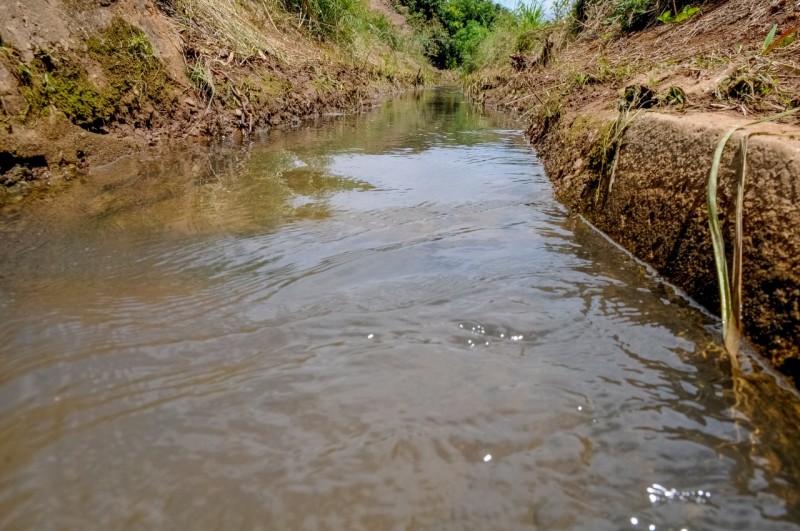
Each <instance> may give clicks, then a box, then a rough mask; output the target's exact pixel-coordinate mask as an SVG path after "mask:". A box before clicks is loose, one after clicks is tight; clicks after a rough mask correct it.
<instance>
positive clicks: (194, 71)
mask: <svg viewBox="0 0 800 531" xmlns="http://www.w3.org/2000/svg"><path fill="white" fill-rule="evenodd" d="M186 75H187V76H188V77H189V81H191V83H192V85H194V87H195V89H196V90H197V92H199V93H200V94H202V95H203V97H204V98H205V99H206V101H208V104H209V105H210V104H211V102H212V101H214V98H216V96H217V87H216V85H215V84H214V75H213V74H212V73H211V68H210V67H209V66H208V64H206V63H202V62H200V61H198V62H196V63H193V64H188V65H187V66H186Z"/></svg>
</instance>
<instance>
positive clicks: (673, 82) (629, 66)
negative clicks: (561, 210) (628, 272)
mask: <svg viewBox="0 0 800 531" xmlns="http://www.w3.org/2000/svg"><path fill="white" fill-rule="evenodd" d="M799 25H800V4H797V3H796V2H794V1H789V0H769V1H763V0H758V1H756V0H729V1H718V2H709V3H707V4H705V5H703V6H702V8H701V11H700V13H698V14H696V15H695V16H694V17H692V18H691V19H689V20H687V21H685V22H681V23H672V24H665V25H657V26H655V27H651V28H649V29H647V30H644V31H641V32H636V33H629V34H619V33H616V34H615V33H613V32H612V31H611V30H610V29H609V28H608V26H606V25H604V24H603V21H602V17H601V18H600V19H598V20H595V21H594V23H593V21H592V20H591V19H589V20H587V21H586V22H585V23H584V26H583V27H582V28H581V29H582V31H581V32H580V33H579V34H578V35H577V36H576V35H575V34H574V33H573V34H572V35H570V33H569V31H568V30H567V29H566V28H560V29H558V30H555V31H552V30H551V31H550V32H548V33H546V34H543V35H542V36H541V41H542V46H541V47H540V48H539V49H538V50H537V51H536V53H533V54H531V55H530V56H524V57H514V58H512V59H513V61H512V64H510V65H508V66H505V67H502V68H499V69H496V70H494V71H491V72H482V73H480V74H479V75H478V76H476V77H474V78H472V79H470V80H469V91H470V93H471V94H472V96H473V97H474V98H475V99H477V100H479V101H483V102H484V103H486V104H487V105H495V106H500V107H506V108H511V109H514V110H516V111H518V112H521V113H525V114H527V115H528V116H530V120H531V121H530V128H529V130H528V133H529V135H530V137H531V140H532V141H533V143H534V145H535V146H536V148H537V150H538V153H539V155H540V157H541V158H542V160H543V162H544V165H545V168H546V170H547V173H548V175H549V176H550V178H551V180H552V181H553V183H554V186H555V190H556V194H557V196H558V197H559V199H560V200H561V201H563V202H564V203H565V204H566V205H568V206H569V207H570V208H572V209H573V210H575V211H577V212H580V213H582V214H583V215H584V216H586V217H587V218H588V219H589V220H591V221H592V222H593V223H594V224H596V225H597V226H598V227H599V228H600V229H601V230H603V231H604V232H606V233H607V234H609V235H610V236H611V237H612V238H614V239H615V240H616V241H617V242H619V243H620V244H621V245H623V246H624V247H626V248H627V249H629V250H630V251H632V252H633V253H634V254H635V255H636V256H638V257H639V258H641V259H643V260H645V261H646V262H648V263H650V264H651V265H653V266H654V267H655V268H656V269H657V270H658V271H659V272H660V273H661V274H663V275H664V276H666V277H667V278H668V279H670V280H671V281H672V282H674V283H675V284H676V285H678V286H679V287H680V288H682V289H684V290H686V291H687V292H688V293H689V294H690V295H691V296H692V297H694V298H695V299H696V300H698V301H700V302H701V303H702V304H704V305H705V306H706V307H708V308H709V309H710V310H711V311H713V312H715V313H719V291H718V288H717V280H716V273H715V269H714V258H713V252H712V244H711V240H710V231H709V228H708V212H707V206H706V184H707V179H708V174H709V169H710V167H711V161H712V154H713V152H714V149H715V147H716V145H717V143H718V141H719V139H720V138H721V136H722V135H723V134H724V133H725V132H726V131H727V130H728V129H729V128H731V127H732V126H736V125H745V124H748V123H749V122H752V121H754V120H756V119H758V118H761V117H765V116H768V115H772V114H775V113H778V112H781V111H785V110H787V109H793V108H796V107H798V106H800V64H799V63H798V60H799V59H800V39H796V40H794V41H793V42H792V40H793V39H794V38H795V37H794V36H795V35H796V31H797V29H800V26H799ZM773 26H775V27H776V31H775V35H776V36H780V35H782V34H787V35H789V37H790V38H786V39H784V40H783V41H782V42H781V45H780V46H774V47H772V48H771V49H770V50H769V52H768V53H767V54H765V53H764V44H765V40H767V36H768V35H769V33H770V30H771V28H772V27H773ZM792 32H795V33H794V34H793V33H792ZM745 130H746V131H747V132H748V133H753V134H754V135H753V136H751V137H750V143H749V147H748V149H747V153H748V171H747V174H746V179H747V183H746V188H745V195H744V231H743V243H744V251H743V254H744V270H743V295H744V296H743V310H742V315H743V327H744V331H745V334H746V336H747V337H748V338H749V339H750V341H751V342H752V343H753V344H754V345H755V346H756V347H757V348H758V349H760V350H761V351H762V352H763V353H764V354H765V355H766V356H767V357H768V358H769V359H770V360H771V361H772V362H773V364H774V366H776V367H777V368H778V369H779V370H781V371H782V372H784V373H785V374H787V375H789V376H791V377H793V378H794V380H795V383H797V384H800V230H798V228H800V113H798V114H795V115H793V116H790V117H788V118H785V119H783V120H780V121H779V123H771V124H762V125H759V126H756V127H748V128H747V129H745ZM743 134H744V133H743V132H740V133H738V134H736V135H734V140H733V141H732V142H731V143H730V144H729V147H728V148H727V149H726V150H725V152H724V156H723V158H722V165H721V172H720V181H721V187H720V191H719V194H720V196H719V202H718V204H719V207H720V213H721V215H720V217H721V221H722V229H723V233H724V236H725V240H726V244H727V245H728V260H729V263H730V260H731V258H730V257H731V249H730V247H731V245H730V242H732V241H733V240H734V212H733V210H734V196H735V190H734V189H735V172H734V168H735V167H736V166H738V164H739V161H740V157H741V153H740V149H739V145H740V144H739V140H738V139H740V138H741V136H742V135H743Z"/></svg>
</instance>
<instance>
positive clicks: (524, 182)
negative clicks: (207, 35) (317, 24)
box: [0, 89, 800, 530]
mask: <svg viewBox="0 0 800 531" xmlns="http://www.w3.org/2000/svg"><path fill="white" fill-rule="evenodd" d="M518 127H519V126H518V125H516V124H515V123H513V122H511V121H509V119H507V118H503V117H502V116H492V115H489V114H485V113H482V112H480V111H478V110H476V109H474V108H472V107H470V106H469V105H467V104H466V103H464V102H463V101H462V99H461V96H460V94H459V93H458V92H457V91H454V90H449V89H440V90H436V91H428V92H423V93H419V94H413V95H407V96H404V97H401V98H398V99H396V100H394V101H388V102H386V103H385V104H383V105H382V106H381V107H380V108H379V109H376V110H374V111H373V112H371V113H368V114H366V115H362V116H355V117H340V118H336V119H328V120H321V121H319V122H318V123H315V124H312V125H311V126H310V127H308V128H304V129H301V130H295V131H273V132H270V133H268V134H266V138H264V139H263V141H262V142H257V143H255V144H254V145H251V146H249V147H246V148H243V147H235V146H225V145H218V146H215V147H212V148H203V149H200V148H196V147H195V148H186V149H182V150H175V151H173V152H170V153H161V154H158V155H157V156H156V155H149V154H143V155H142V156H140V157H138V158H131V159H125V160H121V161H118V162H117V163H115V164H114V165H111V166H109V167H107V168H103V169H102V171H98V172H96V174H95V175H94V176H92V178H91V179H87V180H86V182H77V183H72V184H71V185H70V186H69V187H68V189H67V190H65V191H63V192H62V193H60V194H57V195H55V196H53V197H50V198H43V199H41V200H39V201H38V202H36V203H35V204H33V205H31V206H29V207H28V208H26V209H25V210H24V211H23V212H21V213H20V212H18V213H13V212H11V213H9V214H8V215H7V216H6V219H4V220H3V228H2V243H0V259H1V260H2V261H1V262H0V312H1V313H0V315H1V316H2V320H1V321H0V528H3V529H80V530H87V529H98V530H105V529H187V530H188V529H191V530H204V529H220V530H231V529H270V530H271V529H348V530H349V529H369V530H373V529H587V530H602V529H648V530H649V529H658V530H666V529H674V530H679V529H691V530H699V529H720V530H730V529H759V530H773V529H800V481H798V478H800V447H799V446H798V444H797V441H798V439H797V434H798V428H797V424H798V419H799V418H800V414H798V412H797V403H798V400H797V398H796V396H795V394H794V393H793V391H791V390H789V389H788V388H787V387H786V386H785V385H783V384H782V382H781V380H780V379H776V378H775V377H773V376H771V374H770V373H769V372H768V371H765V370H764V369H763V368H760V366H759V365H758V364H757V363H755V362H751V365H752V367H751V368H750V370H749V374H748V375H747V376H746V377H737V378H732V377H731V376H730V368H729V366H728V364H727V362H726V361H725V360H724V356H723V355H722V353H721V352H722V351H721V349H720V347H719V327H718V323H717V321H716V320H715V319H713V318H711V317H709V316H708V315H707V314H705V313H703V312H702V311H700V310H699V309H698V308H697V307H696V306H695V305H693V304H692V303H691V302H689V301H688V300H687V299H685V298H683V297H682V296H680V295H679V294H676V293H675V292H674V291H673V290H672V289H671V288H670V287H669V286H668V285H666V284H664V283H663V282H661V281H660V280H659V279H658V278H657V277H655V276H654V275H653V274H651V273H650V272H649V271H648V270H646V269H645V268H643V267H642V266H641V265H639V264H637V263H636V262H634V261H633V260H632V259H630V258H629V257H628V256H627V255H626V254H624V253H623V252H622V251H621V250H619V249H618V248H617V247H615V246H614V245H613V244H611V243H610V242H609V241H607V240H606V239H605V238H604V237H602V235H600V234H598V233H597V232H596V231H595V230H593V229H592V228H591V227H590V226H588V225H587V224H586V223H585V222H583V221H582V220H581V219H580V218H577V217H575V216H572V215H570V214H569V213H568V212H567V211H566V210H565V209H564V208H563V207H561V206H560V205H559V204H558V203H557V202H556V201H555V200H554V198H553V195H552V192H551V188H550V185H549V182H548V180H547V178H546V176H545V174H544V172H543V170H542V167H541V166H540V164H539V162H538V161H537V159H536V157H535V154H534V152H533V151H532V150H531V148H530V147H529V146H528V145H526V143H525V140H524V136H523V134H522V133H521V131H519V130H518Z"/></svg>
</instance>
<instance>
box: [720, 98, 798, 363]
mask: <svg viewBox="0 0 800 531" xmlns="http://www.w3.org/2000/svg"><path fill="white" fill-rule="evenodd" d="M798 111H800V107H798V108H795V109H791V110H788V111H784V112H782V113H778V114H774V115H772V116H767V117H766V118H762V119H760V120H756V121H754V122H750V123H747V124H744V125H737V126H736V127H732V128H731V129H729V130H728V131H726V132H725V134H724V135H722V138H721V139H720V141H719V143H718V144H717V148H716V149H715V150H714V156H713V158H712V159H711V170H710V171H709V173H708V185H707V187H706V200H707V205H708V226H709V229H710V231H711V244H712V246H713V249H714V265H715V267H716V271H717V281H718V284H719V299H720V316H721V317H722V330H723V334H724V342H725V350H726V351H727V352H728V355H729V356H730V359H731V365H732V366H733V367H734V368H738V367H739V362H738V359H737V357H736V354H737V353H738V350H739V343H740V339H741V329H742V327H741V308H742V283H743V282H742V264H743V258H742V247H743V244H742V241H743V210H744V207H743V204H744V184H745V183H744V179H745V172H746V171H747V138H748V136H749V135H745V136H744V137H743V139H742V140H741V141H740V144H739V146H740V150H741V156H740V157H739V165H738V168H737V175H738V179H737V189H736V225H735V231H736V234H735V241H734V253H733V271H732V276H733V277H734V285H733V288H732V287H731V282H730V278H729V276H728V261H727V258H726V257H725V240H724V238H723V236H722V230H721V229H720V226H719V213H718V211H717V188H718V185H719V177H718V175H719V167H720V163H721V160H722V153H723V152H724V151H725V146H726V145H727V144H728V141H729V140H730V139H731V137H732V136H733V134H734V133H735V132H736V131H738V130H739V129H742V128H744V127H749V126H751V125H757V124H761V123H764V122H774V121H776V120H779V119H781V118H785V117H787V116H790V115H792V114H795V113H797V112H798Z"/></svg>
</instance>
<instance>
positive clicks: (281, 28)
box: [0, 0, 436, 201]
mask: <svg viewBox="0 0 800 531" xmlns="http://www.w3.org/2000/svg"><path fill="white" fill-rule="evenodd" d="M286 5H289V4H286ZM280 6H281V4H279V3H271V2H260V3H259V2H229V1H222V2H207V1H201V2H183V1H181V0H107V1H102V2H89V1H83V0H57V1H46V0H30V1H26V2H5V3H4V4H3V9H4V13H3V23H2V25H1V26H0V196H1V197H0V200H4V201H8V200H9V199H11V200H13V199H15V198H19V197H22V196H24V195H26V193H27V192H29V191H30V190H31V189H37V188H38V189H41V188H42V186H49V185H51V184H53V185H54V184H56V183H57V182H60V181H63V180H65V179H66V180H68V179H70V178H73V177H75V176H77V175H80V174H81V173H83V172H85V171H86V169H87V168H88V167H90V166H96V165H99V164H104V163H107V162H110V161H112V160H115V159H117V158H119V157H120V156H122V155H126V154H129V153H132V152H136V151H138V150H140V149H141V148H142V147H144V146H148V145H154V144H161V143H164V142H165V141H169V143H176V142H181V141H188V140H191V139H203V138H211V137H218V136H221V135H224V136H228V135H248V134H250V133H252V132H253V131H255V130H258V129H263V128H267V127H273V126H279V125H282V124H289V125H291V124H297V123H299V122H300V121H301V120H303V119H305V118H307V117H310V116H314V115H318V114H322V113H330V112H353V111H358V110H361V109H364V108H368V107H370V106H371V105H372V104H373V103H374V102H375V101H376V99H377V98H378V97H380V96H382V95H385V94H386V93H389V92H392V91H397V90H402V89H405V88H408V87H411V86H414V85H419V84H424V83H425V82H426V81H428V80H431V79H434V77H435V76H436V73H435V72H434V71H433V70H432V69H431V68H430V67H427V66H426V65H425V64H424V62H423V61H421V60H420V59H419V58H416V57H414V56H413V55H411V54H408V53H404V52H403V51H401V50H398V47H397V46H396V45H395V46H392V44H391V42H390V41H391V38H393V37H392V35H394V34H392V33H391V31H395V30H396V31H402V28H397V27H396V26H395V30H391V28H390V26H386V27H387V28H389V29H387V33H386V35H387V36H386V41H387V42H383V41H381V40H380V39H379V38H375V37H374V36H372V35H371V34H370V35H367V34H365V35H361V34H358V33H353V32H351V33H352V34H348V35H345V36H342V35H340V33H341V32H340V33H334V30H331V29H330V28H325V27H324V26H323V25H322V22H319V23H318V24H317V25H316V26H313V24H314V21H313V20H309V17H306V16H305V14H304V13H305V12H301V13H300V14H299V15H298V16H296V17H295V16H294V15H293V14H292V13H290V12H289V11H287V10H285V9H282V8H280ZM302 9H305V8H301V11H302ZM395 15H396V17H395V19H394V20H393V21H392V22H388V21H387V19H386V17H385V15H382V14H380V13H378V12H371V13H367V14H366V15H365V17H368V18H369V17H374V18H369V20H375V21H379V22H380V21H384V22H385V23H386V24H391V25H396V24H402V23H403V20H402V17H399V15H397V14H395ZM398 17H399V18H400V20H397V18H398ZM323 30H324V31H327V32H328V33H327V34H324V35H323V34H322V33H321V32H322V31H323ZM336 31H337V32H338V31H339V29H336ZM341 31H344V30H341Z"/></svg>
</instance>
